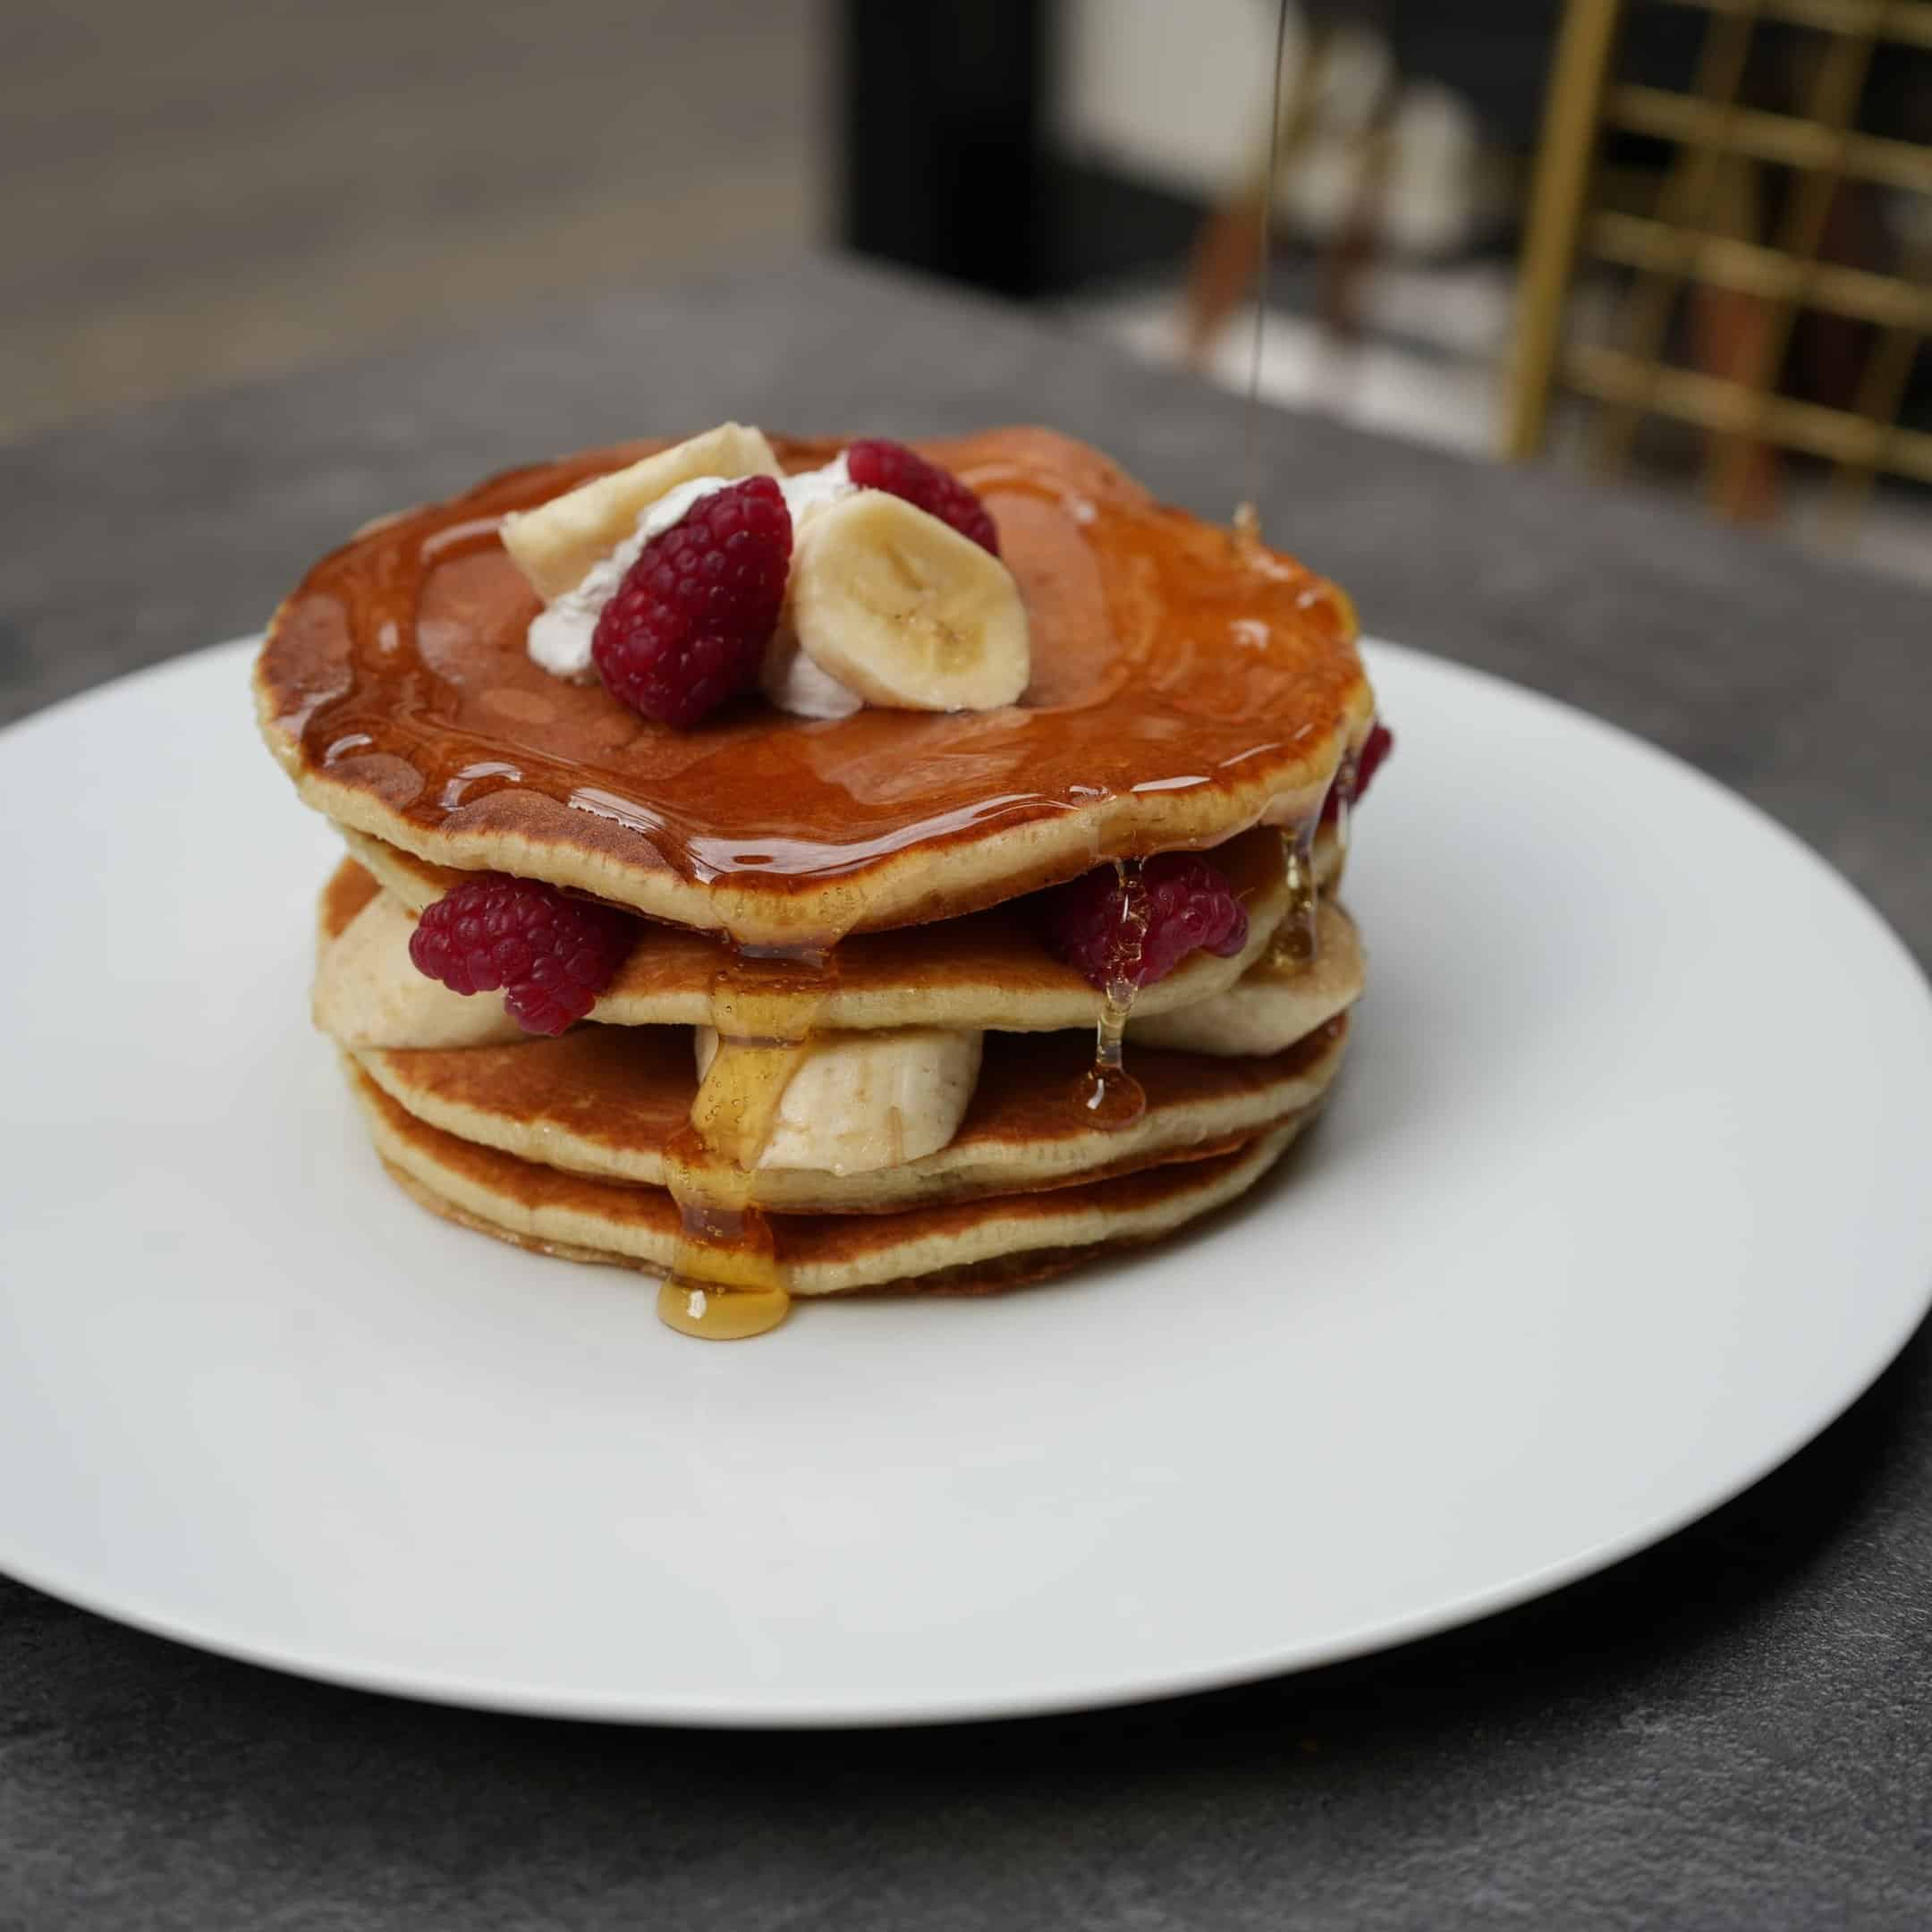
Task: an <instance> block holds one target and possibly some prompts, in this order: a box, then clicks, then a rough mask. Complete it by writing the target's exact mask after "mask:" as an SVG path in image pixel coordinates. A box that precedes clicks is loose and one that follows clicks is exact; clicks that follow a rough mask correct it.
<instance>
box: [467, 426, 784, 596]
mask: <svg viewBox="0 0 1932 1932" xmlns="http://www.w3.org/2000/svg"><path fill="white" fill-rule="evenodd" d="M778 473H779V471H778V459H777V458H776V457H775V455H773V454H772V446H771V445H770V444H769V443H767V441H766V440H765V435H764V432H763V431H762V430H759V429H748V428H746V427H745V426H744V425H743V424H742V423H720V424H719V425H718V427H717V428H716V429H707V430H706V431H705V433H704V434H703V435H702V436H692V437H691V438H690V439H689V440H688V441H686V442H683V443H680V444H677V445H675V446H674V447H673V448H671V449H667V450H660V451H658V453H657V455H655V456H647V457H645V458H644V460H643V461H642V462H634V463H632V464H631V467H630V468H629V469H628V470H616V471H614V473H613V474H611V475H610V476H602V477H596V478H594V479H592V480H591V481H589V483H582V484H580V485H579V486H578V487H576V488H575V489H573V490H569V491H566V492H565V493H564V495H563V496H553V497H552V498H551V499H550V501H549V502H548V503H547V504H538V506H537V507H536V508H535V509H534V510H523V511H513V513H511V514H510V515H508V516H506V517H505V518H504V521H503V540H504V549H506V550H507V551H508V552H509V553H510V555H511V556H512V557H513V558H514V559H515V561H516V565H517V568H518V569H519V570H521V572H523V574H524V575H525V576H526V577H527V578H529V579H530V586H531V588H532V589H534V590H535V591H536V592H537V594H538V596H539V597H543V598H545V599H546V600H549V599H552V598H555V597H562V596H563V593H564V592H565V591H566V590H569V589H573V588H574V587H575V586H576V585H577V584H579V583H580V582H581V581H582V580H583V578H584V576H585V574H586V573H587V572H589V568H590V566H591V565H592V564H593V563H596V562H597V559H598V558H599V557H601V556H604V555H607V554H608V553H609V552H610V551H612V550H614V549H615V548H616V547H617V546H618V545H619V544H620V543H622V542H623V539H624V538H626V537H628V536H629V535H630V534H631V531H632V530H635V529H636V527H637V520H638V518H639V516H640V513H642V512H644V511H645V510H647V509H648V508H649V506H650V505H651V504H654V503H656V502H657V499H658V498H659V497H660V496H663V495H664V494H665V492H666V491H667V490H672V489H675V488H676V487H677V486H678V485H679V484H680V483H689V482H691V481H692V480H693V479H696V478H698V477H726V478H732V479H735V478H738V477H748V476H770V477H775V476H776V475H777V474H778Z"/></svg>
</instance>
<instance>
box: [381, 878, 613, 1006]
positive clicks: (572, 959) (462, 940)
mask: <svg viewBox="0 0 1932 1932" xmlns="http://www.w3.org/2000/svg"><path fill="white" fill-rule="evenodd" d="M636 936H637V925H636V921H635V920H633V919H631V916H630V915H629V914H628V913H626V912H620V911H618V910H617V908H616V907H615V906H607V905H599V904H597V902H595V901H594V900H589V899H572V898H571V897H570V896H569V894H565V893H561V892H559V891H558V890H557V889H556V887H555V885H544V884H543V883H542V881H541V880H538V879H525V878H513V877H510V875H509V874H508V873H506V872H479V874H478V875H477V876H476V877H475V878H472V879H465V880H464V881H463V882H462V885H458V886H455V887H454V888H453V889H452V890H451V891H449V892H446V893H445V894H443V896H442V897H441V898H440V899H438V900H437V901H436V903H435V904H434V905H432V906H429V907H428V908H426V909H425V911H424V912H423V915H422V917H421V918H420V919H418V920H417V921H416V930H415V931H414V932H413V933H411V935H410V948H409V950H410V958H411V960H412V961H413V962H415V966H416V970H417V971H418V972H420V973H427V974H428V976H429V978H430V979H440V980H441V981H442V982H443V984H444V985H445V986H446V987H448V988H449V989H450V991H451V992H452V993H494V992H496V989H497V988H498V987H501V988H502V989H503V996H504V1011H505V1012H506V1013H508V1014H509V1015H510V1017H511V1018H512V1019H513V1020H514V1021H516V1023H517V1024H518V1025H519V1026H520V1027H521V1028H522V1029H523V1030H524V1031H525V1032H526V1033H561V1032H562V1031H563V1029H564V1028H565V1027H567V1026H569V1025H570V1023H571V1022H572V1021H573V1020H581V1019H582V1018H583V1016H584V1015H585V1014H586V1013H589V1011H590V1009H591V1008H592V1007H593V1006H594V1005H596V1004H597V995H598V994H599V993H601V992H602V991H603V990H604V988H605V987H607V986H608V985H609V984H610V983H611V981H612V979H614V978H615V976H616V972H617V969H618V968H619V967H620V966H622V965H623V962H624V955H625V954H626V953H629V952H630V950H631V942H632V941H633V940H634V939H635V938H636Z"/></svg>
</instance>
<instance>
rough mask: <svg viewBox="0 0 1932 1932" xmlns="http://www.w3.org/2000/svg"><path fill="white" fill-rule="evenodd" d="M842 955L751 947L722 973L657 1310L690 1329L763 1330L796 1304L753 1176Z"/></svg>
mask: <svg viewBox="0 0 1932 1932" xmlns="http://www.w3.org/2000/svg"><path fill="white" fill-rule="evenodd" d="M835 960H836V955H835V953H832V952H831V951H830V950H829V949H826V950H822V951H821V950H818V949H798V950H794V951H792V952H788V953H746V952H740V953H733V955H731V956H730V957H729V958H727V959H726V961H725V962H724V964H722V965H721V966H720V967H719V968H718V970H717V972H716V974H715V975H714V977H713V979H712V982H711V990H710V1004H711V1024H712V1026H713V1028H714V1029H715V1030H716V1033H717V1050H716V1053H715V1054H714V1055H713V1056H712V1060H711V1063H710V1065H709V1066H708V1067H707V1068H706V1069H705V1073H704V1078H703V1079H702V1080H700V1081H699V1086H698V1093H697V1097H695V1098H694V1099H693V1100H692V1102H691V1118H690V1119H689V1120H688V1121H687V1122H686V1123H685V1124H684V1126H683V1127H682V1129H680V1130H679V1131H678V1132H677V1134H675V1135H674V1137H673V1139H672V1141H671V1144H670V1146H669V1147H668V1148H665V1182H666V1185H667V1186H668V1187H669V1189H670V1192H671V1198H672V1199H673V1200H674V1202H675V1203H676V1204H677V1209H678V1219H679V1234H678V1244H677V1250H676V1253H675V1254H674V1257H673V1259H672V1264H671V1273H670V1275H669V1277H668V1278H667V1279H666V1280H665V1284H664V1286H663V1288H662V1289H661V1290H660V1291H659V1292H658V1297H657V1313H658V1317H659V1318H660V1319H661V1320H663V1321H664V1322H665V1323H666V1324H667V1325H668V1326H671V1327H673V1328H675V1329H677V1330H678V1331H679V1333H680V1334H682V1335H698V1336H699V1337H702V1338H705V1339H708V1340H712V1341H732V1340H737V1339H739V1338H741V1337H743V1336H746V1335H762V1334H764V1333H765V1332H766V1331H767V1329H770V1328H775V1327H776V1326H778V1324H779V1323H780V1322H781V1321H783V1320H784V1317H785V1311H786V1309H788V1308H789V1307H790V1305H791V1295H790V1292H789V1289H788V1287H787V1284H786V1279H785V1270H784V1259H783V1258H782V1257H781V1256H780V1254H779V1252H778V1244H777V1240H776V1237H775V1234H774V1233H773V1229H772V1225H771V1221H770V1217H769V1216H767V1215H766V1213H765V1212H764V1210H763V1209H762V1208H759V1207H758V1204H757V1202H756V1201H755V1200H753V1199H752V1192H753V1175H754V1172H755V1170H756V1169H757V1167H758V1161H759V1159H760V1158H761V1157H762V1156H763V1155H764V1152H765V1149H766V1148H767V1146H768V1145H769V1143H770V1140H771V1135H772V1129H773V1127H774V1126H775V1123H776V1122H777V1118H778V1108H779V1105H780V1103H781V1102H782V1101H783V1100H784V1090H785V1089H786V1088H787V1087H788V1086H789V1085H790V1084H791V1081H792V1075H793V1074H794V1073H796V1072H798V1070H799V1068H800V1066H801V1064H802V1063H803V1062H804V1059H805V1056H806V1055H808V1054H809V1052H810V1051H811V1039H812V1033H813V1030H814V1028H815V1027H816V1025H817V1023H818V1016H819V1014H820V1013H821V1012H822V1011H823V1010H824V1007H825V1003H826V1000H827V999H828V998H829V997H830V996H831V994H832V991H833V988H834V987H835V986H836V985H837V983H838V976H837V968H836V964H835Z"/></svg>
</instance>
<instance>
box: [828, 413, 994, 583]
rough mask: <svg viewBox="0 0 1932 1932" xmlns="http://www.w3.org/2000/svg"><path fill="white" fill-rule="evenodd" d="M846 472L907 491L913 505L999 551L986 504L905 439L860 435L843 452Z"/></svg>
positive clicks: (861, 481) (870, 484) (866, 483)
mask: <svg viewBox="0 0 1932 1932" xmlns="http://www.w3.org/2000/svg"><path fill="white" fill-rule="evenodd" d="M845 473H846V475H847V476H849V477H850V478H851V479H852V481H853V482H854V483H857V484H858V485H860V487H861V488H864V489H876V490H885V492H886V493H887V494H888V495H889V496H903V497H904V498H905V500H906V501H907V502H908V503H909V504H911V505H912V506H913V507H914V508H915V509H917V510H923V511H925V513H927V515H928V516H936V517H937V518H938V519H939V521H941V522H942V523H950V524H951V525H952V526H953V529H954V530H957V531H958V532H959V533H960V535H961V536H962V537H970V538H972V540H973V541H974V542H975V543H976V544H978V545H979V547H980V548H981V549H982V550H990V551H991V552H992V553H993V555H995V556H997V555H999V532H998V531H997V530H995V529H994V528H993V519H992V517H991V516H990V515H988V514H987V506H986V505H985V504H983V503H981V502H980V501H979V498H978V497H977V496H974V495H973V493H972V492H971V491H970V489H968V488H967V487H966V486H965V485H964V484H963V483H962V482H961V481H960V479H958V478H957V477H956V476H954V475H953V472H952V471H951V470H942V469H941V468H940V467H939V465H938V464H937V463H929V462H927V461H926V459H925V458H924V457H923V456H921V455H919V454H918V453H916V452H914V451H912V450H909V449H908V448H907V447H906V446H905V445H904V444H903V443H889V442H887V441H886V440H885V437H884V436H865V437H862V438H861V439H860V441H859V442H857V443H854V444H853V445H852V447H851V448H850V449H848V450H847V451H846V452H845Z"/></svg>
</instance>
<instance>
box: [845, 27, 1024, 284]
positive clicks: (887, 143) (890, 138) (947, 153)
mask: <svg viewBox="0 0 1932 1932" xmlns="http://www.w3.org/2000/svg"><path fill="white" fill-rule="evenodd" d="M1050 10H1051V0H961V4H942V0H933V4H927V0H913V4H908V0H846V4H845V6H844V10H843V16H844V17H843V38H844V45H843V48H842V50H841V53H842V84H843V98H842V100H841V103H840V114H841V123H842V133H843V145H842V151H841V155H840V167H841V174H842V177H843V178H842V182H841V191H840V213H841V225H842V239H843V241H844V242H845V244H846V246H847V247H848V248H851V249H853V250H857V251H858V252H859V253H860V254H864V255H879V256H884V257H885V258H886V259H888V260H890V261H896V262H902V263H904V264H905V265H906V266H907V267H912V268H922V269H925V270H927V271H928V273H930V274H933V275H945V276H948V277H950V278H952V279H953V280H955V281H961V282H970V283H973V284H977V285H978V286H979V287H981V288H987V289H993V290H996V291H997V292H999V293H1001V294H1004V295H1036V294H1038V293H1039V292H1041V290H1042V289H1043V288H1044V287H1045V286H1046V285H1047V280H1048V275H1049V264H1048V262H1047V249H1046V245H1045V244H1046V239H1047V199H1048V197H1047V192H1046V187H1045V182H1044V179H1043V169H1044V157H1045V152H1046V137H1045V130H1044V126H1043V122H1044V117H1045V115H1046V113H1047V106H1048V103H1049V100H1050V98H1051V95H1050V91H1049V89H1050V87H1051V75H1050V72H1049V70H1048V60H1047V55H1048V14H1049V12H1050Z"/></svg>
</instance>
